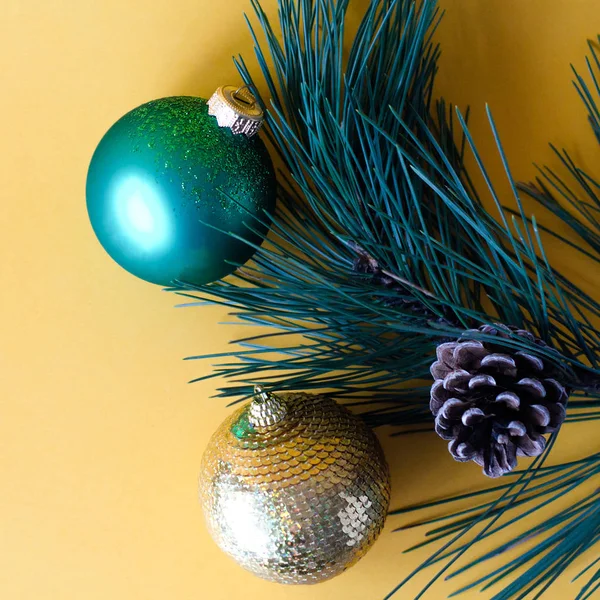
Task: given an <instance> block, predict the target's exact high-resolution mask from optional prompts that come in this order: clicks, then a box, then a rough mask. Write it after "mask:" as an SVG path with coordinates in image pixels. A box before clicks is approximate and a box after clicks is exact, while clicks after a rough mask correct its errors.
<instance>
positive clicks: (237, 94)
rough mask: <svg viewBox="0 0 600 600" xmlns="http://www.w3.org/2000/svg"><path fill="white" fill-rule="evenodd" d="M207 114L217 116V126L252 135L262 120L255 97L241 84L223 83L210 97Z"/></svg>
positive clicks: (261, 111) (262, 115) (261, 112)
mask: <svg viewBox="0 0 600 600" xmlns="http://www.w3.org/2000/svg"><path fill="white" fill-rule="evenodd" d="M208 114H209V115H212V116H213V117H216V118H217V123H218V124H219V127H227V128H229V129H231V131H232V132H233V133H235V134H244V135H246V137H252V136H253V135H254V134H255V133H257V132H258V130H259V129H260V127H261V125H262V124H263V121H264V113H263V110H262V108H261V107H260V106H259V105H258V103H257V101H256V98H255V97H254V95H253V94H252V93H251V92H250V90H249V89H248V86H247V85H245V86H242V87H239V88H237V89H236V87H235V86H234V85H224V86H221V87H220V88H218V89H217V91H216V92H215V93H214V94H213V95H212V96H211V97H210V100H209V101H208Z"/></svg>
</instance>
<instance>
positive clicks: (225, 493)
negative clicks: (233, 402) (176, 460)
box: [200, 393, 390, 584]
mask: <svg viewBox="0 0 600 600" xmlns="http://www.w3.org/2000/svg"><path fill="white" fill-rule="evenodd" d="M271 412H272V416H270V413H271ZM265 423H270V424H267V425H265ZM200 500H201V503H202V508H203V510H204V514H205V517H206V521H207V524H208V528H209V530H210V532H211V535H212V536H213V538H214V539H215V541H216V542H217V544H218V545H219V546H220V547H221V549H222V550H224V551H225V552H226V553H228V554H229V555H231V556H232V557H233V558H234V559H235V560H236V561H237V562H238V563H239V564H240V565H241V566H243V567H244V568H245V569H247V570H249V571H251V572H253V573H254V574H256V575H258V576H259V577H262V578H264V579H269V580H271V581H276V582H280V583H292V584H302V583H317V582H319V581H324V580H326V579H330V578H331V577H334V576H335V575H338V574H339V573H341V572H342V571H344V570H345V569H347V568H348V567H350V566H351V565H353V564H354V563H355V562H356V561H357V560H359V559H360V558H361V557H362V556H364V554H365V553H366V552H367V550H368V549H369V548H370V547H371V546H372V544H373V543H374V542H375V540H376V538H377V537H378V535H379V533H380V532H381V529H382V527H383V524H384V520H385V516H386V514H387V510H388V506H389V500H390V476H389V469H388V466H387V464H386V462H385V458H384V456H383V452H382V450H381V447H380V445H379V442H378V441H377V438H376V437H375V436H374V434H373V433H372V432H371V430H370V429H368V427H366V425H365V424H364V423H363V422H362V420H361V419H359V418H358V417H356V416H354V415H352V414H351V413H350V412H349V411H348V410H347V409H346V408H344V407H343V406H341V405H339V404H337V403H336V402H335V401H333V400H332V399H330V398H328V397H325V396H318V395H310V394H303V393H298V394H286V395H284V394H281V395H268V397H267V396H266V395H263V398H260V397H259V396H258V395H257V397H256V398H255V400H254V401H253V402H252V403H249V404H247V405H246V406H244V407H242V408H241V409H238V410H237V411H236V412H235V413H234V414H233V415H231V416H230V417H229V418H228V419H226V420H225V422H224V423H223V424H222V425H221V426H220V427H219V429H218V430H217V431H216V433H215V434H214V436H213V437H212V439H211V440H210V442H209V445H208V447H207V449H206V451H205V453H204V456H203V459H202V467H201V475H200Z"/></svg>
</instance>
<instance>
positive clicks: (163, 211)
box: [86, 96, 276, 285]
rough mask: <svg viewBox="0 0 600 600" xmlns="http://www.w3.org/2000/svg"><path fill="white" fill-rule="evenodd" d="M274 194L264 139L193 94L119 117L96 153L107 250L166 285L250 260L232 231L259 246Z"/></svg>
mask: <svg viewBox="0 0 600 600" xmlns="http://www.w3.org/2000/svg"><path fill="white" fill-rule="evenodd" d="M275 195H276V187H275V174H274V170H273V165H272V162H271V159H270V157H269V155H268V152H267V149H266V147H265V145H264V143H263V142H262V141H261V140H260V139H259V137H258V136H254V137H252V138H250V139H248V138H247V137H246V136H244V135H234V134H233V133H232V132H231V131H230V130H229V129H225V128H221V127H219V126H218V124H217V121H216V119H215V118H214V117H212V116H210V115H209V114H208V107H207V104H206V101H205V100H203V99H201V98H193V97H187V96H176V97H172V98H162V99H160V100H154V101H152V102H148V103H147V104H143V105H142V106H139V107H138V108H135V109H134V110H132V111H131V112H129V113H127V114H126V115H125V116H124V117H122V118H121V119H119V121H117V122H116V123H115V124H114V125H113V126H112V127H111V128H110V129H109V130H108V132H107V133H106V134H105V136H104V137H103V138H102V140H101V141H100V144H99V145H98V147H97V149H96V151H95V153H94V156H93V157H92V161H91V164H90V167H89V171H88V177H87V186H86V196H87V209H88V214H89V217H90V221H91V223H92V227H93V228H94V232H95V233H96V235H97V237H98V240H99V241H100V243H101V244H102V246H103V247H104V249H105V250H106V251H107V252H108V254H109V255H110V256H111V257H112V258H113V259H114V260H115V261H116V262H117V263H118V264H119V265H121V266H122V267H123V268H125V269H127V271H129V272H130V273H133V274H134V275H136V276H138V277H141V278H142V279H145V280H146V281H150V282H152V283H157V284H160V285H171V284H172V283H173V282H174V281H176V280H179V281H187V282H191V283H197V284H204V283H209V282H211V281H215V280H217V279H220V278H222V277H224V276H225V275H228V274H229V273H231V272H232V271H234V270H235V268H236V265H240V264H243V263H245V262H246V261H247V260H248V259H249V258H250V257H251V256H252V254H253V253H254V248H253V247H252V246H251V245H249V244H247V243H245V242H244V241H241V240H237V239H235V238H233V237H231V236H230V235H228V234H227V233H224V232H231V233H232V234H235V235H239V236H241V237H242V238H243V239H244V240H248V241H249V242H251V243H255V244H260V242H261V241H262V238H263V236H264V235H266V233H267V230H268V221H269V219H268V217H267V215H266V214H264V212H263V211H264V210H266V211H267V212H269V213H272V211H273V209H274V207H275ZM259 220H260V221H262V223H260V222H259ZM249 227H250V228H251V229H253V230H255V231H256V233H253V232H252V231H251V229H249ZM229 262H231V263H235V264H229Z"/></svg>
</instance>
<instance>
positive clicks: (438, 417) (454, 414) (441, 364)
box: [430, 325, 569, 477]
mask: <svg viewBox="0 0 600 600" xmlns="http://www.w3.org/2000/svg"><path fill="white" fill-rule="evenodd" d="M478 331H480V332H482V333H486V334H488V335H494V336H497V337H498V342H497V343H495V342H493V343H489V342H487V341H485V342H482V341H477V340H472V339H471V340H469V339H468V338H467V339H460V340H458V341H455V342H454V341H453V342H447V343H443V344H440V345H439V346H438V347H437V361H436V362H434V363H433V365H432V366H431V374H432V375H433V378H434V379H435V382H434V383H433V386H432V388H431V401H430V408H431V412H432V413H433V415H434V416H435V430H436V432H437V434H438V435H439V436H440V437H441V438H443V439H445V440H449V444H448V449H449V450H450V454H452V456H453V457H454V459H455V460H458V461H460V462H467V461H469V460H472V461H474V462H476V463H477V464H478V465H480V466H482V467H483V472H484V473H485V474H486V475H487V476H488V477H500V476H501V475H504V474H505V473H508V472H509V471H512V470H513V469H514V468H515V467H516V466H517V456H539V455H540V454H541V453H542V452H543V451H544V448H545V446H546V439H545V438H544V434H547V433H551V432H553V431H556V430H557V429H558V428H559V427H560V425H561V424H562V422H563V421H564V419H565V405H566V403H567V399H568V394H569V392H568V390H567V389H565V386H564V385H563V384H561V383H560V382H559V381H557V380H556V379H555V378H554V377H553V375H554V372H553V370H552V368H551V367H550V366H549V365H547V364H545V363H544V361H543V360H542V359H541V358H539V357H537V356H534V355H533V354H531V353H529V352H525V351H515V349H514V348H510V347H509V346H507V345H506V344H503V343H502V340H503V339H507V338H508V337H509V334H510V333H511V332H512V333H513V334H516V335H518V336H521V337H523V338H526V339H527V340H529V341H531V342H534V343H535V344H536V345H539V346H541V347H547V346H546V344H545V343H544V342H543V341H542V340H540V339H539V338H536V337H535V336H533V335H532V334H531V333H530V332H528V331H524V330H522V329H517V328H513V327H510V328H509V327H506V326H504V325H494V326H492V325H483V326H481V327H480V328H479V329H478Z"/></svg>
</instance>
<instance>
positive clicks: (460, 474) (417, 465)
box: [0, 0, 600, 600]
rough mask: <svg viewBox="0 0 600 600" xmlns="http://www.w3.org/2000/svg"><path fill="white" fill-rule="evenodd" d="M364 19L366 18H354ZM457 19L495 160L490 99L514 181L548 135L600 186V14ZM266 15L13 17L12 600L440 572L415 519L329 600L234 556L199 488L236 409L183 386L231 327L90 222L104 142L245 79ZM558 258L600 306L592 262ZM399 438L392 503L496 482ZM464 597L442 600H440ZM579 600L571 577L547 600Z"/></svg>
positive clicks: (453, 24) (6, 260)
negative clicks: (594, 44) (596, 70)
mask: <svg viewBox="0 0 600 600" xmlns="http://www.w3.org/2000/svg"><path fill="white" fill-rule="evenodd" d="M264 4H265V7H268V8H270V9H272V8H273V7H274V2H273V0H268V1H265V2H264ZM362 4H364V3H361V2H358V1H356V0H354V1H353V2H351V6H352V7H353V8H351V12H352V13H353V15H357V14H358V12H359V7H360V6H361V5H362ZM442 7H443V8H445V9H447V16H446V18H445V20H444V22H443V24H442V27H441V30H440V32H439V35H438V38H439V39H440V41H441V42H442V44H443V59H442V63H441V69H442V73H441V75H440V79H439V83H438V88H439V92H440V93H442V94H443V95H444V96H445V97H446V98H448V99H451V100H453V101H455V102H457V103H459V104H461V105H463V106H464V105H465V104H466V103H469V104H471V106H472V107H473V110H474V118H473V130H474V133H475V135H476V137H477V139H478V141H479V143H480V147H481V149H482V152H483V153H484V155H485V156H486V157H489V158H490V159H492V143H491V138H490V135H489V131H488V130H486V128H485V121H484V114H483V113H484V110H483V107H484V103H485V102H489V103H490V105H491V106H492V108H493V111H494V115H495V117H496V120H497V124H498V127H499V129H500V132H501V134H502V139H503V142H504V144H505V147H506V151H507V153H508V156H509V158H510V160H511V164H512V166H513V168H514V172H515V175H516V176H517V178H519V179H530V178H531V177H532V176H533V174H534V171H533V167H532V166H531V162H532V161H534V160H535V161H537V162H540V163H544V162H545V163H549V164H551V165H556V162H557V161H556V159H554V158H553V157H552V155H551V153H550V151H549V149H548V147H547V142H548V141H552V142H555V143H557V144H559V145H562V144H565V145H567V146H568V147H569V148H570V149H571V150H573V152H574V155H575V156H576V157H577V158H579V159H581V161H582V162H583V163H584V164H585V165H587V166H588V167H589V168H590V169H591V170H592V172H595V174H596V175H600V172H599V171H598V168H597V165H598V160H597V159H598V153H597V151H594V143H593V139H592V136H591V135H590V133H589V132H588V127H587V124H586V119H585V114H584V111H583V109H582V108H581V106H580V105H579V102H578V101H577V98H576V95H575V92H574V90H573V88H572V86H571V83H570V79H571V73H570V71H569V63H570V62H574V63H575V64H576V65H578V66H579V67H583V65H584V62H583V56H584V54H585V51H586V46H585V41H586V38H588V37H591V36H594V35H595V34H596V33H597V32H598V31H600V9H599V6H598V0H443V1H442ZM248 9H249V3H248V0H228V1H227V2H217V1H213V0H143V1H142V0H125V1H123V0H100V1H95V0H94V1H93V0H45V1H37V2H35V1H29V2H26V1H25V0H4V2H3V3H2V11H1V12H2V15H1V17H0V77H1V78H2V81H1V90H0V157H1V160H0V186H1V187H0V189H1V192H2V196H1V200H2V205H1V211H0V227H1V229H0V251H1V252H0V256H1V259H0V275H1V283H2V290H1V292H0V318H1V321H0V326H1V328H0V381H1V382H2V386H1V390H0V481H1V487H0V553H1V555H0V598H2V599H3V600H34V599H36V600H37V599H44V600H75V599H78V600H80V599H85V600H96V599H102V600H106V599H111V600H125V599H127V600H137V599H140V600H159V599H160V600H167V599H168V600H191V599H198V598H211V599H215V600H217V599H229V598H244V599H246V600H258V599H271V598H272V599H279V598H293V599H298V600H307V599H311V600H312V599H315V600H324V599H337V598H346V599H358V598H360V599H363V598H366V599H371V598H373V599H376V598H381V597H382V596H383V595H384V593H385V592H387V591H389V590H390V589H391V587H393V585H394V584H395V583H397V582H398V581H399V579H400V578H401V577H403V576H404V575H406V574H407V573H408V572H409V569H410V568H411V567H412V566H415V565H416V564H417V562H418V561H419V560H422V559H423V558H424V556H425V555H424V554H418V555H415V556H413V555H410V556H408V557H406V556H403V555H402V554H401V550H402V549H404V548H406V547H407V546H409V545H410V544H411V543H414V542H417V541H418V540H420V539H422V537H421V536H422V534H423V531H422V530H421V529H417V530H411V531H410V532H409V533H404V534H403V533H396V534H393V533H392V529H393V528H394V527H396V526H398V525H400V524H401V523H406V522H407V519H404V520H402V519H401V518H400V517H394V518H392V519H390V520H389V522H388V525H387V527H386V530H385V532H384V534H383V536H382V538H381V539H380V541H379V542H378V543H377V544H376V546H375V547H374V549H373V550H372V552H371V553H370V554H369V555H368V556H367V557H366V558H365V559H363V560H362V561H361V562H360V563H359V564H358V565H357V566H356V567H354V568H353V569H352V570H350V571H349V572H348V573H346V574H344V575H342V576H340V577H339V578H337V579H334V580H333V581H331V582H328V583H325V584H322V585H320V586H318V587H314V588H289V587H279V586H277V585H275V584H269V583H266V582H262V581H260V580H258V579H256V578H254V577H252V576H251V575H249V574H246V573H245V572H244V571H242V570H241V569H240V568H238V567H237V566H236V565H235V564H234V563H233V562H231V561H230V559H228V558H227V557H226V556H224V555H223V554H221V553H220V552H219V551H218V550H217V548H216V546H214V544H213V543H212V541H211V540H210V539H209V537H208V535H207V532H206V530H205V528H204V525H203V522H202V516H201V513H200V509H199V507H198V504H197V499H196V477H197V471H198V465H199V461H200V456H201V454H202V451H203V448H204V446H205V444H206V442H207V440H208V438H209V436H210V434H211V432H212V431H213V430H214V429H215V427H216V426H217V424H218V423H220V422H221V420H222V419H223V418H224V417H225V416H226V415H227V414H228V412H229V409H227V408H226V407H225V406H224V403H223V402H222V401H220V400H214V399H210V396H211V394H212V393H214V389H215V386H216V382H212V381H210V382H208V383H204V384H196V385H193V386H189V385H187V384H186V381H188V380H189V379H191V378H193V377H194V376H198V375H200V374H202V373H204V372H206V371H207V369H209V368H210V365H209V364H202V363H194V362H183V361H182V360H181V359H182V358H183V357H185V356H187V355H191V354H200V353H203V352H208V351H211V352H212V351H217V350H224V349H226V348H227V342H228V340H230V339H233V338H234V337H236V335H238V334H239V329H238V328H236V327H235V326H225V325H219V322H220V321H223V320H226V315H225V312H224V311H223V310H222V309H219V308H205V309H175V308H173V306H174V304H176V302H177V299H176V298H175V297H174V296H172V295H169V294H166V293H164V292H161V291H160V289H159V288H158V287H154V286H152V285H150V284H146V283H143V282H142V281H139V280H137V279H135V278H133V277H131V276H129V275H128V274H127V273H125V272H124V271H122V270H121V269H119V268H118V267H117V266H116V265H115V264H114V263H113V262H112V261H111V260H110V259H109V258H108V257H107V256H106V255H105V253H104V252H103V250H102V249H101V247H100V245H99V244H98V243H97V241H96V239H95V237H94V235H93V233H92V230H91V228H90V226H89V223H88V220H87V215H86V210H85V198H84V184H85V176H86V169H87V165H88V161H89V159H90V156H91V154H92V151H93V149H94V147H95V144H96V143H97V142H98V140H99V139H100V137H101V136H102V134H103V133H104V132H105V130H106V129H107V128H108V127H109V126H110V125H111V124H112V123H113V122H114V121H115V120H116V119H117V118H118V117H119V116H121V115H122V114H123V113H125V112H126V111H128V110H129V109H130V108H132V107H134V106H136V105H138V104H140V103H142V102H145V101H147V100H150V99H152V98H156V97H161V96H168V95H176V94H196V95H201V96H204V97H206V96H207V95H209V94H210V93H211V92H212V91H213V90H214V88H215V87H216V86H217V85H219V84H223V83H228V82H235V81H237V80H238V79H237V76H236V73H235V70H234V67H233V65H232V63H231V60H230V57H231V55H232V54H234V53H237V52H242V53H243V54H244V55H245V56H249V55H250V52H251V43H250V37H249V35H248V33H247V31H246V27H245V24H244V21H243V18H242V12H243V11H244V10H248ZM353 18H354V20H356V18H357V17H355V16H353ZM594 152H595V153H594ZM493 165H494V168H493V171H494V172H495V173H499V169H498V164H497V160H496V159H493ZM594 168H595V171H594ZM501 189H502V190H503V191H504V190H505V189H506V188H505V186H501ZM506 198H507V200H508V197H506ZM550 251H551V252H550V253H551V254H552V256H553V258H554V259H555V260H556V262H557V264H558V265H559V266H562V267H563V268H564V269H566V270H568V271H569V273H570V274H571V275H572V276H573V277H574V278H575V279H576V280H578V281H581V282H582V284H583V285H585V286H586V289H589V290H590V291H593V288H594V285H593V284H594V279H595V276H597V273H596V274H595V273H593V272H592V271H591V269H590V267H589V265H586V264H585V263H584V262H582V261H579V262H577V260H575V259H574V258H573V255H568V254H565V253H562V252H557V251H556V249H553V248H551V249H550ZM576 427H577V426H568V427H566V428H565V431H564V432H563V436H562V438H561V440H560V443H559V447H558V449H557V455H556V456H557V457H558V456H559V454H560V457H571V456H573V457H575V456H580V455H581V454H582V453H583V452H585V451H597V450H598V447H597V444H594V435H593V434H592V432H591V431H592V430H591V428H590V427H580V428H578V429H576V431H577V432H578V434H577V435H575V428H576ZM388 433H389V432H386V431H382V432H381V437H382V439H383V440H384V443H385V447H386V452H387V455H388V457H389V460H390V462H391V464H392V469H393V476H394V479H393V484H394V499H393V506H394V507H399V506H403V505H406V504H408V503H411V502H416V501H418V500H425V499H428V498H431V497H437V496H439V495H441V494H443V493H444V492H446V491H450V490H455V489H456V490H458V489H463V488H465V487H469V486H470V487H473V486H475V485H476V484H478V482H480V481H481V479H480V477H479V470H478V469H477V467H474V466H473V467H471V466H461V465H455V464H454V463H453V462H452V461H451V460H450V459H449V458H448V457H447V454H446V449H445V445H444V443H443V442H441V441H440V440H438V439H437V438H436V437H434V436H421V437H418V438H417V437H412V438H410V439H409V438H394V439H389V438H388V437H387V434H388ZM581 564H583V563H581ZM481 572H483V571H481ZM471 577H472V576H471ZM468 579H469V578H467V580H468ZM421 581H423V580H421ZM451 589H453V588H451V587H448V586H444V585H441V586H437V587H436V588H434V590H435V591H434V592H432V595H431V597H433V598H441V597H444V596H445V595H446V593H447V592H449V591H451ZM416 590H417V584H416V583H415V585H412V586H411V587H409V588H407V589H406V591H405V592H403V593H402V594H400V595H399V596H398V597H399V598H412V597H414V595H415V593H416ZM573 595H574V594H573V587H572V586H571V585H570V584H569V583H568V581H567V578H564V579H563V580H562V583H561V584H560V585H557V586H556V587H555V588H553V591H552V592H551V593H550V594H549V596H548V597H549V598H561V599H562V598H567V597H572V596H573ZM471 597H483V595H477V594H474V595H471Z"/></svg>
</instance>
